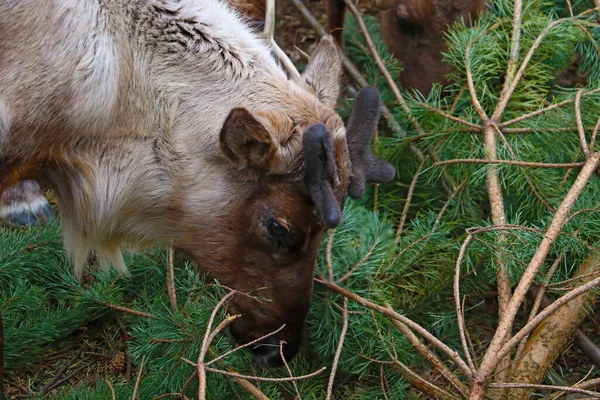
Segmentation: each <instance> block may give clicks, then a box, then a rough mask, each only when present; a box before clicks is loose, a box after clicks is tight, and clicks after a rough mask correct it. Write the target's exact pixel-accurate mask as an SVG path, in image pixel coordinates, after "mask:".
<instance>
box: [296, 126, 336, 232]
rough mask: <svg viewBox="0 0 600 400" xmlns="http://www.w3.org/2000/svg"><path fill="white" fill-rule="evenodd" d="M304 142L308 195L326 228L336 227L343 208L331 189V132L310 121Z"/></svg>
mask: <svg viewBox="0 0 600 400" xmlns="http://www.w3.org/2000/svg"><path fill="white" fill-rule="evenodd" d="M303 145H304V167H305V180H306V186H307V187H308V190H309V192H310V197H311V198H312V200H313V202H314V203H315V205H316V206H317V208H318V210H319V213H320V214H321V219H322V220H323V223H324V224H325V225H326V226H327V227H328V228H335V227H336V226H338V225H339V223H340V222H341V220H342V212H341V210H340V206H339V204H338V202H337V200H336V198H335V195H334V193H333V184H334V177H335V172H336V171H335V168H336V166H335V160H334V158H333V141H332V139H331V134H330V133H329V130H328V129H327V127H326V126H325V125H323V124H312V125H310V126H309V127H308V128H306V131H305V132H304V138H303Z"/></svg>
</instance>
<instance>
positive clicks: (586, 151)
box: [575, 88, 590, 157]
mask: <svg viewBox="0 0 600 400" xmlns="http://www.w3.org/2000/svg"><path fill="white" fill-rule="evenodd" d="M581 93H583V88H581V89H579V90H578V91H577V94H576V95H575V121H576V122H577V131H578V132H579V141H580V142H581V149H582V150H583V154H585V156H586V157H587V156H588V154H589V153H590V149H589V147H588V144H587V140H586V138H585V130H584V129H583V121H582V120H581Z"/></svg>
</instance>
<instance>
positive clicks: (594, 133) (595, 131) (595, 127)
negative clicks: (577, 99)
mask: <svg viewBox="0 0 600 400" xmlns="http://www.w3.org/2000/svg"><path fill="white" fill-rule="evenodd" d="M598 1H600V0H598ZM598 130H600V118H598V122H596V126H594V130H593V131H592V139H591V140H590V151H594V144H595V143H596V136H597V135H598Z"/></svg>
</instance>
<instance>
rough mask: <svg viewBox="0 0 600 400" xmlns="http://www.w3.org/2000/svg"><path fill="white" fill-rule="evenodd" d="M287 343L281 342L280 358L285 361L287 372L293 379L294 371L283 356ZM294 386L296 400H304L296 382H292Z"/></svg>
mask: <svg viewBox="0 0 600 400" xmlns="http://www.w3.org/2000/svg"><path fill="white" fill-rule="evenodd" d="M285 343H286V342H285V341H283V340H280V341H279V356H280V357H281V360H283V365H285V369H286V370H287V372H288V375H289V376H290V378H293V377H294V374H292V370H291V369H290V366H289V365H288V363H287V360H286V359H285V356H284V355H283V345H284V344H285ZM292 385H293V386H294V390H295V391H296V397H295V398H294V400H296V399H298V400H302V396H300V391H299V390H298V385H297V384H296V381H292Z"/></svg>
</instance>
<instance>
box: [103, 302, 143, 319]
mask: <svg viewBox="0 0 600 400" xmlns="http://www.w3.org/2000/svg"><path fill="white" fill-rule="evenodd" d="M102 305H103V306H105V307H108V308H112V309H113V310H117V311H121V312H124V313H125V314H131V315H136V316H138V317H144V318H154V315H153V314H149V313H145V312H143V311H138V310H134V309H132V308H127V307H123V306H118V305H116V304H112V303H102Z"/></svg>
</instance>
